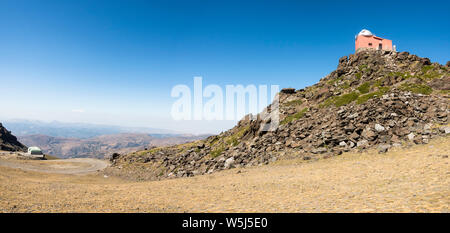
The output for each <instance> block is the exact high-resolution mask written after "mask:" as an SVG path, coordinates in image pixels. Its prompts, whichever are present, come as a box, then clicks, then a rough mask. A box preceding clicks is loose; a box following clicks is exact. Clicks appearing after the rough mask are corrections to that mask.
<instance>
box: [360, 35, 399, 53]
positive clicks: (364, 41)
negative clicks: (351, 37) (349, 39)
mask: <svg viewBox="0 0 450 233" xmlns="http://www.w3.org/2000/svg"><path fill="white" fill-rule="evenodd" d="M370 44H371V45H370ZM379 44H381V46H382V49H383V50H392V40H388V39H383V38H380V37H376V36H358V37H356V40H355V51H356V50H358V49H359V48H373V49H378V45H379Z"/></svg>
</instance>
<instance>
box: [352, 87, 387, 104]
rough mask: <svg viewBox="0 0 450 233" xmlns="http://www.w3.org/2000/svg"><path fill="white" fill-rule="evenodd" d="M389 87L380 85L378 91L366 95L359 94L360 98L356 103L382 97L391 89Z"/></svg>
mask: <svg viewBox="0 0 450 233" xmlns="http://www.w3.org/2000/svg"><path fill="white" fill-rule="evenodd" d="M389 89H390V88H389V87H380V88H379V89H378V91H374V92H371V93H368V94H365V95H360V96H358V98H357V99H356V103H357V104H362V103H365V102H367V100H369V99H372V98H375V97H380V96H382V95H384V94H385V93H386V92H388V91H389Z"/></svg>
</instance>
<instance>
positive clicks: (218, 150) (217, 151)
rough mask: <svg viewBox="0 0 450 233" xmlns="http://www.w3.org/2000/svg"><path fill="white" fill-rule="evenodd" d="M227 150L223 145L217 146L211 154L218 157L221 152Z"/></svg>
mask: <svg viewBox="0 0 450 233" xmlns="http://www.w3.org/2000/svg"><path fill="white" fill-rule="evenodd" d="M224 150H225V148H224V147H223V146H221V147H219V148H216V149H214V150H212V151H211V153H210V155H211V157H212V158H216V157H217V156H219V155H220V154H222V152H223V151H224Z"/></svg>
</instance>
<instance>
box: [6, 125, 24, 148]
mask: <svg viewBox="0 0 450 233" xmlns="http://www.w3.org/2000/svg"><path fill="white" fill-rule="evenodd" d="M0 150H4V151H26V150H27V147H26V146H24V145H23V144H22V143H20V142H19V141H17V138H16V137H15V136H14V135H12V134H11V132H10V131H8V130H7V129H6V128H5V127H3V125H2V123H0Z"/></svg>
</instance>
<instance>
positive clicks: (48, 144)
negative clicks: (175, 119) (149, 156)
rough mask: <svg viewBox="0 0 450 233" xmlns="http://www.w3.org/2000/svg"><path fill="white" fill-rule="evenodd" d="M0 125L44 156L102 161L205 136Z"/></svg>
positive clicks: (15, 122) (150, 130) (107, 128)
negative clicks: (40, 150)
mask: <svg viewBox="0 0 450 233" xmlns="http://www.w3.org/2000/svg"><path fill="white" fill-rule="evenodd" d="M2 123H3V124H4V126H5V127H6V128H7V129H8V130H10V131H11V132H12V134H14V135H15V136H17V138H18V141H20V142H22V143H23V144H25V145H26V146H28V147H30V146H38V147H40V148H41V149H42V150H43V152H44V153H45V154H50V155H54V156H57V157H60V158H69V157H91V158H103V157H105V156H108V155H110V154H112V153H115V152H117V153H129V152H132V151H137V150H143V149H145V148H150V147H152V146H165V145H174V144H180V143H186V142H190V141H195V140H199V139H204V138H206V137H207V136H209V135H191V134H181V133H178V132H175V131H171V130H165V129H156V128H145V127H140V128H139V127H122V126H111V125H97V124H85V123H63V122H58V121H53V122H42V121H30V120H10V121H4V122H2ZM5 132H6V131H5ZM5 148H6V147H5ZM25 149H26V148H25Z"/></svg>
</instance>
